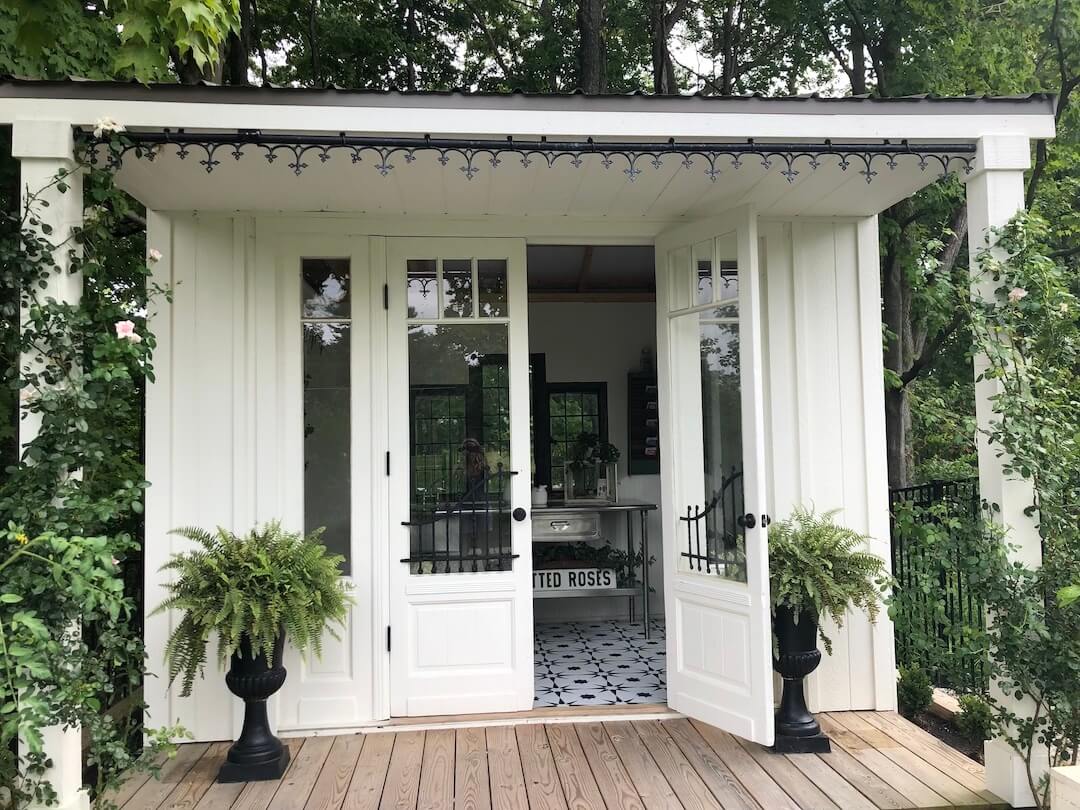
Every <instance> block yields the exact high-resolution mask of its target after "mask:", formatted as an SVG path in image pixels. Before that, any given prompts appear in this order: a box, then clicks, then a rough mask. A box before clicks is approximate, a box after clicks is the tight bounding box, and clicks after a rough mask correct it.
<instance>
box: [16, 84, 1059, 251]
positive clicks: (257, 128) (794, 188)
mask: <svg viewBox="0 0 1080 810" xmlns="http://www.w3.org/2000/svg"><path fill="white" fill-rule="evenodd" d="M174 87H175V86H174ZM35 90H36V91H38V92H34V91H35ZM46 90H47V92H43V91H46ZM183 90H184V89H183V88H178V87H177V88H176V89H175V90H174V89H170V90H167V91H166V90H164V89H160V88H143V87H139V86H128V85H108V84H98V83H76V82H69V83H56V84H47V85H44V86H40V85H35V84H32V83H19V82H16V83H9V84H6V85H0V123H14V122H16V121H19V120H41V121H64V122H69V123H71V124H72V125H73V126H76V127H91V126H92V125H93V124H94V122H96V121H97V120H98V119H100V118H103V117H109V118H112V119H114V120H116V121H118V122H120V123H122V124H124V125H125V126H126V127H127V128H128V129H129V131H131V132H133V133H142V135H141V137H146V138H148V139H150V140H162V139H164V136H163V133H164V131H165V130H170V131H172V132H174V133H175V132H176V131H177V130H183V131H184V133H185V134H184V137H185V138H187V139H188V140H195V141H198V140H199V137H200V133H210V134H211V136H212V137H214V138H218V139H224V140H229V139H230V138H231V139H233V140H235V141H237V142H240V141H254V142H247V143H244V145H243V146H242V147H241V148H240V149H239V150H237V149H234V148H232V147H229V146H225V147H219V148H218V149H217V150H216V151H214V152H213V155H212V157H211V155H210V154H209V153H208V152H207V149H206V147H205V146H200V145H198V144H197V143H196V144H185V145H182V146H181V145H178V144H177V143H170V144H167V145H165V146H163V147H160V148H158V149H155V150H154V152H153V154H154V159H153V160H149V159H147V158H148V157H149V155H148V154H145V153H144V154H142V156H141V157H139V156H137V155H136V154H135V152H134V151H132V152H129V153H128V154H127V155H126V156H125V160H124V164H123V167H122V169H121V171H120V175H119V177H120V181H121V183H122V184H123V185H124V187H125V188H127V189H128V190H130V191H131V193H132V194H133V195H134V196H136V197H137V198H138V199H140V200H141V201H142V202H144V203H145V204H146V205H147V206H148V207H150V208H154V209H158V210H203V211H206V210H242V211H338V212H363V213H365V214H371V215H375V214H378V215H399V214H408V215H447V216H460V217H465V218H474V217H485V218H487V217H554V218H558V217H578V218H583V219H587V218H602V219H608V220H613V221H614V220H617V221H636V222H639V223H641V226H642V230H643V232H650V233H654V232H656V231H658V230H660V229H661V228H662V227H663V226H664V224H665V223H670V222H673V221H678V220H680V219H683V218H689V217H694V216H697V215H702V214H707V213H713V212H718V211H722V210H725V209H727V208H730V207H733V206H736V205H741V204H747V203H749V204H753V205H754V206H755V207H756V208H757V210H758V211H759V212H761V213H762V214H765V215H784V216H788V215H836V216H841V215H843V216H847V215H851V216H864V215H868V214H875V213H878V212H880V211H882V210H884V209H885V208H886V207H888V206H889V205H891V204H892V203H894V202H896V201H898V200H900V199H903V198H904V197H907V196H909V195H910V194H912V193H914V192H915V191H917V190H918V189H920V188H922V187H924V186H926V185H928V184H929V183H931V182H933V180H934V179H935V178H936V177H938V176H939V175H940V174H941V168H942V167H941V162H942V161H944V162H946V163H947V164H948V165H949V168H950V169H952V170H960V171H961V172H962V171H963V170H964V169H965V168H966V167H968V166H970V165H972V163H973V158H974V155H972V154H970V152H969V151H968V150H971V149H973V148H974V145H975V144H977V143H978V142H979V140H980V139H981V138H985V137H988V136H995V135H1010V136H1022V137H1024V138H1029V139H1032V138H1047V137H1052V136H1053V133H1054V122H1053V114H1052V102H1053V99H1052V98H1050V97H1032V98H1027V99H1000V100H982V101H979V100H976V101H972V100H968V99H962V100H922V101H914V100H909V101H896V102H891V103H890V102H884V101H876V102H874V101H870V100H862V101H860V100H846V101H843V102H840V101H827V100H824V99H780V100H772V99H703V98H678V97H677V98H665V97H642V96H630V97H625V96H615V97H583V96H580V95H577V96H525V95H520V94H515V95H508V96H507V95H503V96H485V95H467V94H453V93H450V94H418V95H408V94H397V93H385V94H383V93H360V94H349V93H340V92H334V91H318V92H314V93H304V92H303V91H281V90H272V89H264V90H259V89H241V91H240V92H236V93H232V92H222V91H225V88H208V87H195V88H187V90H188V91H193V92H183ZM245 91H246V92H245ZM215 99H224V100H223V101H218V100H215ZM254 133H257V134H254ZM424 136H430V137H431V138H433V139H436V140H437V141H443V142H444V143H445V144H448V145H455V147H454V148H448V149H441V150H439V149H433V148H419V149H402V148H395V144H400V143H402V141H400V140H399V139H415V138H423V137H424ZM275 138H277V139H278V140H277V141H275ZM336 138H342V139H343V140H342V141H341V143H340V144H339V145H334V146H332V147H328V146H327V144H328V143H329V142H330V141H332V140H334V139H336ZM508 138H511V139H513V140H514V141H515V142H518V146H523V144H522V142H531V141H536V142H538V141H540V139H547V140H549V141H569V142H574V143H578V144H581V143H584V142H587V140H588V139H590V138H591V139H593V141H594V145H593V147H592V148H595V149H599V150H600V151H602V152H603V154H591V153H589V151H588V150H578V151H576V152H565V153H562V154H561V155H554V154H553V153H552V152H551V151H550V150H549V151H545V152H541V153H536V154H532V155H530V153H529V150H528V149H527V148H522V149H521V150H519V149H517V148H514V149H509V148H508V151H504V152H501V153H499V154H497V155H493V154H492V150H491V147H492V145H493V144H494V143H496V142H499V143H502V144H505V143H506V142H507V139H508ZM173 139H174V140H176V138H175V136H174V138H173ZM286 139H288V140H291V141H295V142H296V143H293V144H290V145H282V144H281V143H280V141H282V140H286ZM350 139H357V142H358V143H362V144H366V146H365V147H364V148H363V149H359V150H358V149H357V147H356V144H355V143H354V144H351V145H350V144H348V143H347V141H348V140H350ZM748 139H752V141H753V144H754V146H753V147H748V146H747V143H748ZM826 140H830V141H831V143H832V144H833V145H834V146H835V147H837V150H836V151H842V150H845V149H846V150H849V151H855V152H858V146H857V145H863V146H867V147H868V148H869V147H881V146H882V145H884V144H885V142H886V141H889V142H890V143H891V144H892V147H890V148H889V149H888V150H886V151H890V150H891V151H910V152H912V154H899V155H896V154H892V155H890V154H885V153H880V154H877V155H876V157H871V159H870V162H869V166H867V160H866V158H859V157H858V156H857V155H855V156H853V155H848V156H847V159H845V154H828V151H829V150H828V149H826V148H825V147H824V144H825V141H826ZM463 141H479V142H481V143H480V144H478V145H475V146H477V148H475V149H473V148H466V147H465V146H463V145H462V143H461V142H463ZM902 141H906V142H907V144H906V145H905V146H904V147H903V149H899V148H898V144H899V143H900V142H902ZM408 142H409V141H405V143H408ZM672 142H673V143H674V144H675V147H673V148H672V149H671V151H670V152H668V153H666V154H656V153H655V152H654V151H649V150H650V149H651V150H655V149H657V148H661V147H662V146H663V145H664V144H671V143H672ZM691 143H693V144H695V145H697V146H698V147H699V148H698V149H697V150H696V151H695V149H693V148H690V147H689V146H688V145H689V144H691ZM600 144H602V146H600ZM732 144H734V145H735V147H736V148H737V149H741V150H744V151H743V152H740V153H738V154H724V150H725V148H727V147H729V146H730V145H732ZM778 144H782V147H781V146H778ZM809 144H816V147H813V148H816V149H818V150H822V151H824V152H825V154H816V153H815V154H810V153H806V154H802V155H801V156H799V155H798V151H799V150H798V147H799V146H800V145H809ZM275 145H276V149H273V150H272V147H274V146H275ZM950 146H954V147H956V150H955V152H952V153H951V152H950V150H949V147H950ZM305 147H306V151H303V152H301V151H300V150H301V149H304V148H305ZM459 147H460V148H459ZM645 147H648V149H646V151H645V152H644V153H642V152H641V151H640V150H641V149H642V148H645ZM931 147H933V149H934V154H933V155H931V156H930V158H929V159H926V158H927V156H926V155H925V154H923V155H922V156H921V157H920V155H919V154H917V153H919V152H920V149H922V150H926V149H928V148H931ZM773 150H776V151H773ZM237 152H238V153H239V154H240V157H239V158H237V157H235V156H234V154H235V153H237ZM268 154H272V155H275V159H274V160H273V161H269V160H267V155H268ZM297 155H300V157H299V158H298V157H297ZM324 157H325V159H324ZM493 158H497V159H496V160H493ZM200 161H201V162H200ZM211 164H212V165H211ZM298 168H299V172H297V169H298ZM208 169H211V171H208Z"/></svg>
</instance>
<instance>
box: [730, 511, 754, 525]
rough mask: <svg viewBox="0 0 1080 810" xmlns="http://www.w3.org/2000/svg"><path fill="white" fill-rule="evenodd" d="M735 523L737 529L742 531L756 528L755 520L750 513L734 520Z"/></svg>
mask: <svg viewBox="0 0 1080 810" xmlns="http://www.w3.org/2000/svg"><path fill="white" fill-rule="evenodd" d="M735 522H736V523H738V524H739V527H740V528H742V529H752V528H754V527H755V526H757V518H756V517H754V515H753V514H752V513H750V512H747V513H746V514H745V515H739V516H738V517H737V518H735Z"/></svg>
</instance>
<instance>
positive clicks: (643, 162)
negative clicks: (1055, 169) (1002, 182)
mask: <svg viewBox="0 0 1080 810" xmlns="http://www.w3.org/2000/svg"><path fill="white" fill-rule="evenodd" d="M110 137H112V136H106V137H103V138H98V139H94V138H89V139H86V140H85V141H84V144H85V149H86V153H87V156H88V158H89V160H90V162H91V163H92V164H96V163H98V162H101V161H103V160H104V161H107V162H108V163H109V164H110V166H112V167H114V168H118V167H119V166H120V165H122V163H123V161H124V159H125V158H126V157H127V156H129V155H131V156H133V157H135V158H137V159H139V160H147V161H154V160H156V159H158V158H159V157H160V155H161V154H162V151H163V150H165V149H169V150H171V151H172V153H173V154H174V155H175V156H176V157H177V158H179V159H180V160H187V159H189V158H193V159H194V160H195V162H197V163H198V165H200V166H202V167H203V169H205V170H206V173H207V174H211V173H212V172H213V171H214V170H215V169H217V168H218V167H219V166H220V165H221V164H222V160H223V158H224V159H228V158H232V160H234V161H239V160H241V159H242V158H244V157H246V156H248V155H249V154H250V153H254V154H261V156H262V157H263V159H264V160H266V162H267V163H268V164H274V163H277V162H279V160H280V162H281V163H283V164H284V165H285V166H286V167H287V168H288V169H289V170H290V171H291V172H292V174H293V175H294V176H297V177H299V176H300V175H301V174H303V172H304V170H305V169H307V168H309V167H310V166H311V165H312V164H313V162H315V161H317V162H318V163H327V162H329V161H330V160H331V159H332V158H333V157H334V156H335V155H337V154H338V153H343V155H344V156H345V157H346V158H347V159H348V161H349V162H350V163H351V164H359V163H363V162H365V161H366V162H368V163H370V165H372V166H373V167H374V168H375V170H376V171H377V172H378V173H379V174H380V175H382V176H384V177H385V176H386V175H388V174H389V173H390V172H391V171H393V170H394V168H395V167H396V166H398V165H399V162H398V161H399V160H400V162H403V163H405V164H409V163H413V162H414V161H415V160H416V157H417V154H418V153H419V152H433V153H435V155H436V159H437V160H438V161H439V163H441V164H442V165H443V166H446V165H448V164H449V163H450V162H451V161H452V160H457V161H460V164H459V165H458V169H459V170H460V171H461V173H462V174H464V175H465V177H466V178H467V179H469V180H472V179H473V178H474V177H475V176H476V175H477V174H478V173H480V172H481V171H483V170H484V169H485V166H486V167H487V168H490V170H492V171H494V170H497V169H498V167H499V166H500V165H502V164H503V163H504V162H505V160H506V159H507V158H508V157H513V158H515V159H516V160H517V161H518V162H519V163H520V164H521V165H522V166H524V167H526V168H528V167H529V166H532V165H533V164H534V163H538V164H540V165H544V166H547V167H548V168H552V167H553V166H555V165H556V164H559V163H568V164H570V165H571V166H573V167H574V168H575V169H579V168H581V167H582V166H583V165H584V161H583V160H582V157H584V156H587V155H597V156H599V157H600V165H601V166H603V168H604V169H611V168H612V167H614V166H621V168H622V172H623V174H625V175H626V176H627V178H628V179H629V180H630V181H631V182H633V181H634V180H636V179H637V178H638V177H639V176H640V175H641V174H642V173H643V172H646V171H649V169H650V167H651V168H652V169H653V170H658V169H661V168H663V166H664V158H665V157H669V156H676V157H677V158H678V159H679V162H680V163H681V165H682V167H683V168H684V169H687V170H691V169H693V168H694V166H695V165H696V164H697V165H701V166H702V167H703V170H704V173H705V175H706V176H707V177H708V178H709V179H710V180H711V181H713V182H715V181H716V179H717V178H718V177H719V176H720V175H721V174H722V173H723V172H724V171H725V170H726V169H727V168H731V169H736V170H737V169H740V168H742V167H743V165H745V162H746V161H745V159H746V158H748V157H750V158H756V159H757V161H756V162H757V163H758V165H760V166H761V167H762V168H764V169H766V170H771V169H773V168H774V167H778V168H779V169H780V174H781V175H782V176H783V177H784V178H785V179H786V180H787V181H788V182H789V183H794V182H795V178H796V177H798V176H799V175H800V174H801V173H803V172H804V171H811V172H816V171H817V170H818V169H819V168H821V167H822V166H823V165H825V160H826V159H828V161H829V163H831V164H832V165H834V166H835V167H836V168H839V169H840V170H841V171H844V172H846V171H848V170H849V169H853V168H854V169H855V170H856V171H857V172H858V173H859V174H861V175H862V176H863V177H864V178H866V182H867V183H871V182H873V180H874V178H875V177H877V176H878V175H879V174H880V173H881V172H882V171H893V170H895V169H896V168H897V166H898V165H899V163H898V161H899V160H900V159H908V160H914V161H916V163H917V165H918V167H919V169H920V170H921V171H926V170H927V169H928V168H930V167H931V166H933V167H935V169H937V170H939V173H940V174H941V175H946V174H948V173H950V172H953V171H959V172H962V173H964V174H967V173H969V172H971V170H972V163H973V161H974V156H975V151H976V146H975V144H973V143H919V144H913V143H910V142H909V141H907V140H901V141H898V142H894V141H889V140H884V141H881V142H877V143H833V142H832V141H831V140H828V139H826V140H824V141H823V142H821V143H757V142H755V141H754V140H753V139H752V138H751V139H747V140H745V141H737V142H716V143H700V142H694V143H690V142H686V143H681V142H678V141H676V140H675V139H674V138H670V139H668V140H667V141H663V142H646V143H618V142H608V143H603V142H597V141H594V140H593V139H592V138H588V139H586V140H584V141H548V140H547V139H546V138H541V139H540V140H538V141H518V140H514V139H513V138H509V137H508V138H506V139H505V140H466V139H457V138H432V137H430V136H424V137H422V138H391V137H377V136H353V135H348V134H346V133H344V132H342V133H339V134H337V135H293V134H270V133H262V132H260V131H258V130H238V131H236V132H217V133H207V132H199V133H189V132H186V131H185V130H183V129H178V130H170V129H164V130H162V131H160V132H124V133H122V134H121V135H120V136H119V139H118V140H119V145H118V146H116V145H113V146H110V144H111V143H112V141H111V140H110ZM699 162H700V163H699Z"/></svg>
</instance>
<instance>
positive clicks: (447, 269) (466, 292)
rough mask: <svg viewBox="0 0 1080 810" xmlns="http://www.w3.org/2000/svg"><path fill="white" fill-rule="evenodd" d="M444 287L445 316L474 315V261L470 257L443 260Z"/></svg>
mask: <svg viewBox="0 0 1080 810" xmlns="http://www.w3.org/2000/svg"><path fill="white" fill-rule="evenodd" d="M442 289H443V315H444V316H445V317H447V318H471V317H472V314H473V288H472V262H471V261H470V260H469V259H444V260H443V267H442Z"/></svg>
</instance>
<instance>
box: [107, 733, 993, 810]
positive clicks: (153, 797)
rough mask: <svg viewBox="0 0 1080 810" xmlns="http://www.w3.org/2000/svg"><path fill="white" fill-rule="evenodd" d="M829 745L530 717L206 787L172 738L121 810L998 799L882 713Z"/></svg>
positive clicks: (809, 808) (201, 762)
mask: <svg viewBox="0 0 1080 810" xmlns="http://www.w3.org/2000/svg"><path fill="white" fill-rule="evenodd" d="M821 721H822V726H823V727H824V728H825V730H826V731H827V733H828V734H829V735H830V736H831V737H832V740H833V751H832V753H830V754H799V755H789V756H781V755H777V754H773V753H772V752H771V751H768V750H766V749H764V748H762V747H761V746H759V745H755V744H753V743H748V742H746V741H744V740H739V739H737V738H735V737H732V736H731V735H729V734H726V733H724V732H721V731H718V730H717V729H715V728H712V727H711V726H707V725H705V724H702V723H698V722H696V721H691V720H686V719H673V720H630V721H626V720H624V721H621V722H604V723H599V722H552V721H545V722H538V723H520V724H517V725H487V726H480V725H477V726H470V727H467V728H460V727H459V728H435V729H428V730H420V729H408V728H407V727H402V728H395V729H393V730H389V731H388V730H379V731H373V732H369V733H366V734H351V735H345V736H336V737H335V736H326V737H307V738H302V739H301V738H294V739H289V740H288V744H289V748H290V749H291V753H292V763H291V765H290V767H289V771H288V773H286V775H285V778H284V779H282V780H281V781H279V782H254V783H250V784H246V785H244V784H238V785H235V784H234V785H219V784H215V783H214V777H215V775H216V774H217V770H218V767H219V766H220V764H221V761H222V758H223V757H224V756H225V752H226V751H227V750H228V743H212V744H207V743H197V744H189V745H184V746H181V748H180V751H179V753H178V754H177V756H176V757H175V758H174V759H172V760H170V761H169V762H168V763H167V764H166V765H165V766H164V768H163V770H162V773H161V777H160V779H150V778H149V777H148V776H146V775H145V774H143V775H140V776H137V777H136V778H134V779H132V780H130V781H128V782H127V783H126V784H125V785H124V786H123V787H122V789H121V790H120V792H119V794H118V795H116V796H114V800H115V801H116V802H117V803H118V804H119V805H120V806H121V807H122V808H123V810H165V808H170V809H172V808H175V809H177V810H178V809H179V808H189V809H190V808H199V810H226V808H232V810H338V808H348V810H389V809H390V808H394V810H489V809H490V810H667V809H668V808H672V809H673V810H674V809H675V808H695V809H708V808H761V810H877V809H880V810H886V809H888V810H892V808H946V807H1004V806H1005V805H1004V804H1003V803H1002V802H1001V801H1000V800H998V799H997V798H996V797H994V796H992V795H991V794H988V793H986V792H985V791H984V790H983V769H982V766H981V765H979V764H978V763H976V762H973V761H972V760H970V759H968V758H967V757H965V756H963V755H962V754H960V753H958V752H956V751H954V750H953V749H951V748H949V747H948V746H946V745H945V744H943V743H941V742H940V741H938V740H937V739H936V738H934V737H932V736H930V735H929V734H927V733H925V732H924V731H922V730H921V729H919V728H918V727H916V726H914V725H912V724H911V723H909V722H908V721H907V720H904V719H903V718H901V717H900V716H898V715H896V714H893V713H888V712H840V713H834V714H826V715H821Z"/></svg>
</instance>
